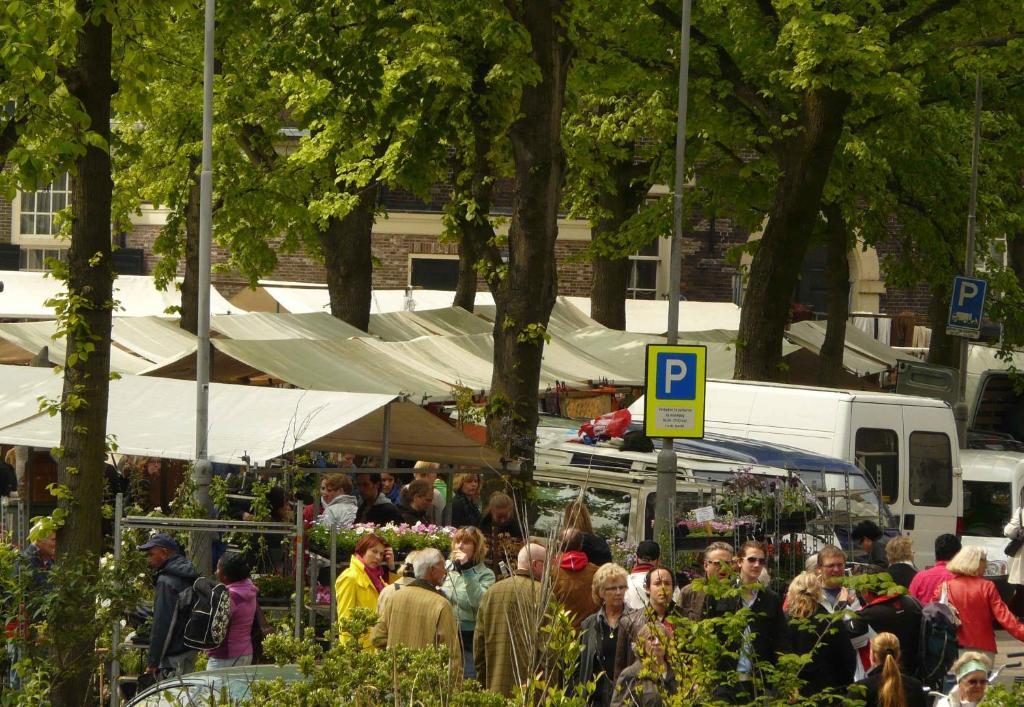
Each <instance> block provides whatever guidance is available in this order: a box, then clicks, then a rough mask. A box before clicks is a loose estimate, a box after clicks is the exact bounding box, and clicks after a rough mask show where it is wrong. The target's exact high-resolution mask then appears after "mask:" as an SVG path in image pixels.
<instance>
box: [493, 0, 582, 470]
mask: <svg viewBox="0 0 1024 707" xmlns="http://www.w3.org/2000/svg"><path fill="white" fill-rule="evenodd" d="M506 6H507V8H508V11H509V14H510V15H511V17H512V19H513V21H514V22H515V23H516V24H517V25H519V26H520V27H521V31H522V32H523V33H525V35H526V36H528V37H529V41H530V45H529V46H530V58H531V59H532V61H533V63H534V65H535V67H536V68H535V72H536V73H535V74H534V75H533V81H532V82H530V83H527V84H526V85H524V86H523V88H522V93H521V96H520V99H519V110H518V115H517V118H516V121H515V122H514V123H513V124H512V126H511V128H510V130H509V139H510V141H511V144H512V155H513V162H514V164H515V198H514V202H513V205H512V220H511V224H510V226H509V234H508V263H498V262H494V261H493V260H492V262H491V267H492V269H493V270H494V271H496V272H497V271H501V272H502V277H501V278H500V279H498V280H495V279H492V280H491V282H490V283H489V285H490V287H491V293H492V294H493V295H494V303H495V309H496V314H495V320H494V373H493V374H492V377H491V390H490V403H489V409H488V416H487V436H488V441H489V442H490V443H491V444H492V445H494V446H495V447H496V448H498V449H501V450H503V451H504V452H505V453H506V454H508V455H509V456H511V457H512V458H526V459H528V460H532V459H533V442H534V436H535V434H536V429H537V420H538V413H537V391H538V388H539V387H540V366H541V357H542V354H543V351H544V343H545V338H546V337H547V324H548V319H549V318H550V316H551V309H552V307H554V304H555V295H556V292H557V289H556V288H557V274H556V270H555V239H556V238H557V237H558V211H559V206H560V205H561V204H560V201H561V195H562V182H563V178H564V174H565V173H564V168H565V153H564V151H563V148H562V136H561V131H562V109H563V107H564V105H565V87H566V75H567V73H568V70H569V64H570V62H571V59H572V45H571V43H570V36H569V25H570V7H571V6H570V3H569V2H565V1H563V0H519V1H518V2H516V1H513V0H509V1H508V2H506ZM492 257H493V255H492Z"/></svg>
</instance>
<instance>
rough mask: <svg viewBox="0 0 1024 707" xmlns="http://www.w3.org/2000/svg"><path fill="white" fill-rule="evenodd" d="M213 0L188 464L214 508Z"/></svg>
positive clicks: (195, 538)
mask: <svg viewBox="0 0 1024 707" xmlns="http://www.w3.org/2000/svg"><path fill="white" fill-rule="evenodd" d="M215 4H216V2H215V0H206V14H205V21H204V30H203V157H202V167H201V171H200V173H199V285H198V290H199V292H198V294H199V303H198V304H199V316H198V326H197V331H196V336H197V339H198V340H197V342H196V460H195V464H194V465H193V467H192V479H193V481H194V482H195V501H196V503H197V504H199V506H200V507H201V508H203V509H204V510H205V511H206V515H208V516H209V515H210V514H211V513H212V510H213V509H212V504H211V502H210V482H211V481H212V479H213V466H212V465H211V464H210V460H209V456H208V455H209V452H208V448H207V439H208V435H209V415H210V248H211V240H212V238H211V231H212V223H211V221H212V217H213V64H214V56H213V30H214V16H215V13H214V10H215ZM191 540H192V561H193V563H194V564H195V566H196V568H197V569H198V570H199V571H200V572H202V573H203V574H209V573H210V572H211V571H212V569H213V568H212V567H211V560H212V553H211V547H210V534H209V533H206V532H193V533H192V538H191Z"/></svg>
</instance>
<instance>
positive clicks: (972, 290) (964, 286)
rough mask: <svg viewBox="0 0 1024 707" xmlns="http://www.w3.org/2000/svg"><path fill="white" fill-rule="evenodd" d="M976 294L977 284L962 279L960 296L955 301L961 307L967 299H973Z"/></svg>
mask: <svg viewBox="0 0 1024 707" xmlns="http://www.w3.org/2000/svg"><path fill="white" fill-rule="evenodd" d="M977 296H978V286H977V285H976V284H974V283H973V282H971V281H970V280H964V281H962V282H961V283H960V296H959V298H958V301H957V306H958V307H963V306H964V303H965V302H966V301H967V300H969V299H974V298H975V297H977Z"/></svg>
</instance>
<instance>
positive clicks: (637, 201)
mask: <svg viewBox="0 0 1024 707" xmlns="http://www.w3.org/2000/svg"><path fill="white" fill-rule="evenodd" d="M577 14H578V15H579V18H578V20H577V22H578V24H579V26H580V29H579V31H578V34H579V39H578V40H577V45H578V49H577V56H576V58H575V60H574V63H573V67H572V70H571V71H570V72H569V79H568V96H567V107H566V118H565V120H564V123H565V128H564V130H563V134H564V136H565V144H566V154H567V174H566V189H565V192H566V194H565V202H566V204H567V206H568V210H569V214H570V216H573V217H576V218H587V219H589V220H590V222H591V225H592V237H591V243H590V247H589V249H588V256H589V259H590V260H591V262H592V263H593V278H592V281H591V288H590V297H591V311H590V316H591V317H592V318H594V319H595V320H597V321H598V322H600V323H602V324H604V325H605V326H608V327H611V328H615V329H625V326H626V314H625V296H626V287H627V283H628V278H629V275H630V270H631V261H630V260H629V256H630V255H632V254H634V253H636V252H637V251H638V250H640V249H641V248H643V247H644V246H646V245H648V244H649V243H651V242H652V241H654V240H655V239H656V238H657V237H659V236H663V235H667V234H668V230H667V229H665V230H659V229H658V228H657V226H658V225H659V224H657V222H656V221H655V220H652V219H649V218H645V219H638V220H636V221H634V222H633V223H632V224H629V225H628V226H627V222H629V221H631V219H633V218H634V216H637V214H638V211H639V210H640V209H641V207H643V206H644V204H645V202H646V200H647V193H648V191H649V190H650V188H651V186H652V185H653V184H655V183H656V182H667V181H668V179H669V175H670V174H671V171H672V166H673V159H672V156H673V145H674V142H675V125H676V119H675V118H676V116H675V108H676V106H675V91H676V85H677V77H678V69H677V66H676V64H675V62H673V61H671V59H670V57H671V55H672V53H673V51H674V50H675V47H674V46H673V45H672V37H671V35H666V34H665V32H664V27H663V25H662V24H661V22H660V21H659V20H658V18H656V17H654V16H653V15H652V14H650V13H648V12H646V11H645V7H644V3H642V2H623V3H616V4H612V5H608V4H600V3H598V4H588V5H584V6H581V7H580V9H579V12H578V13H577Z"/></svg>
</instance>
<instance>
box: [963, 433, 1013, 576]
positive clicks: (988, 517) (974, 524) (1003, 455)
mask: <svg viewBox="0 0 1024 707" xmlns="http://www.w3.org/2000/svg"><path fill="white" fill-rule="evenodd" d="M960 464H961V465H962V466H963V470H964V476H963V487H964V533H963V544H964V545H977V546H979V547H983V548H985V550H986V552H987V554H988V567H987V568H986V570H985V576H986V577H992V578H993V579H995V580H996V583H997V585H1001V582H1000V581H999V578H1004V579H1005V576H1006V573H1007V570H1008V564H1009V560H1008V558H1007V557H1006V553H1004V552H1003V548H1005V547H1006V543H1007V542H1009V541H1008V539H1007V538H1006V537H1004V536H1003V528H1004V526H1005V525H1006V524H1007V523H1008V522H1009V521H1010V516H1011V514H1013V513H1015V512H1017V513H1019V512H1020V508H1021V492H1022V491H1024V454H1021V453H1020V452H996V451H990V450H973V449H965V450H961V451H960ZM1000 589H1002V587H1001V586H1000Z"/></svg>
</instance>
